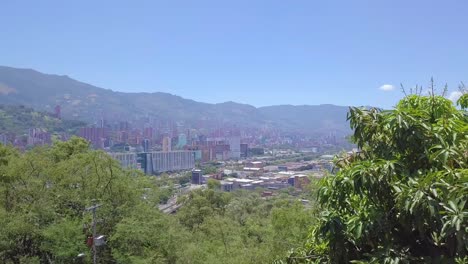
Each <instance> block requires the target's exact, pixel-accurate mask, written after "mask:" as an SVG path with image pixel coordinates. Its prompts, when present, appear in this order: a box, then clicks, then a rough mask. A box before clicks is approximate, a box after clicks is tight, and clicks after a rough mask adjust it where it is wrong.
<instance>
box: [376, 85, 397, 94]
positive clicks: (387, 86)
mask: <svg viewBox="0 0 468 264" xmlns="http://www.w3.org/2000/svg"><path fill="white" fill-rule="evenodd" d="M395 88H396V87H395V86H393V85H391V84H384V85H382V86H380V87H379V89H380V90H382V91H385V92H388V91H393V90H395Z"/></svg>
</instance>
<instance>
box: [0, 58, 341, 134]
mask: <svg viewBox="0 0 468 264" xmlns="http://www.w3.org/2000/svg"><path fill="white" fill-rule="evenodd" d="M0 104H9V105H11V104H13V105H24V106H27V107H33V108H35V109H38V110H42V111H52V109H53V108H54V107H55V106H56V105H60V106H61V108H62V115H63V116H64V117H66V118H73V119H77V120H82V121H86V122H88V123H93V122H96V121H97V120H98V119H99V118H101V117H104V118H106V119H107V120H111V121H112V120H136V119H138V118H144V117H153V118H156V119H161V120H173V121H180V122H185V123H188V124H192V125H196V124H199V125H200V124H202V125H203V126H208V127H210V126H211V127H216V126H220V125H236V126H238V127H252V128H278V129H279V130H282V131H285V132H300V133H304V134H309V135H312V134H316V133H329V132H332V131H333V132H336V133H339V134H347V133H349V131H350V129H349V125H348V123H347V121H346V113H347V111H348V107H346V106H336V105H331V104H324V105H301V106H293V105H277V106H267V107H258V108H257V107H254V106H251V105H248V104H240V103H235V102H225V103H219V104H209V103H202V102H196V101H194V100H190V99H185V98H182V97H180V96H176V95H172V94H169V93H161V92H154V93H124V92H117V91H112V90H110V89H103V88H99V87H96V86H93V85H90V84H87V83H83V82H80V81H77V80H74V79H72V78H70V77H68V76H64V75H54V74H45V73H41V72H38V71H35V70H32V69H18V68H12V67H5V66H0Z"/></svg>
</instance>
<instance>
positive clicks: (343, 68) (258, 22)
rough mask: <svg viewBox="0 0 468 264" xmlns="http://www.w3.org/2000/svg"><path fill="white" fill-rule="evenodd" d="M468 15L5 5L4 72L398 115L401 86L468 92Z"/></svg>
mask: <svg viewBox="0 0 468 264" xmlns="http://www.w3.org/2000/svg"><path fill="white" fill-rule="evenodd" d="M467 14H468V1H466V0H460V1H430V0H429V1H428V0H425V1H422V0H421V1H415V0H399V1H376V0H369V1H354V0H353V1H348V0H346V1H345V0H343V1H329V0H327V1H313V0H304V1H294V0H292V1H285V0H282V1H273V0H265V1H256V0H246V1H240V0H232V1H223V0H213V1H202V0H196V1H195V0H187V1H174V0H171V1H169V0H168V1H118V0H113V1H103V0H99V1H97V0H93V1H83V0H80V1H63V0H60V1H47V0H40V1H20V0H2V1H1V3H0V32H1V39H0V65H5V66H12V67H22V68H33V69H36V70H39V71H42V72H46V73H56V74H66V75H69V76H70V77H72V78H75V79H78V80H81V81H84V82H88V83H91V84H94V85H96V86H99V87H103V88H109V89H113V90H118V91H128V92H137V91H147V92H152V91H161V92H169V93H173V94H177V95H180V96H183V97H185V98H190V99H194V100H197V101H203V102H210V103H218V102H224V101H236V102H241V103H249V104H253V105H256V106H263V105H273V104H324V103H333V104H339V105H378V106H382V107H389V106H392V105H394V104H395V103H396V102H397V100H398V98H400V97H401V96H402V94H401V92H400V88H399V87H400V83H403V84H404V85H405V86H406V87H407V88H408V89H409V88H411V87H412V86H414V85H415V84H420V85H424V86H427V85H428V84H429V80H430V78H431V76H433V77H434V79H435V80H436V83H437V85H438V86H437V87H438V88H439V90H440V89H442V86H443V85H444V84H445V83H448V84H449V86H450V88H451V90H455V89H456V88H457V86H458V84H459V83H460V82H461V81H464V82H465V83H467V84H468V19H467ZM392 85H393V86H392ZM395 86H396V87H397V88H396V89H392V88H394V87H395Z"/></svg>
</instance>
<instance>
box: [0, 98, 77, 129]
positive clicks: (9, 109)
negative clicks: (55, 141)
mask: <svg viewBox="0 0 468 264" xmlns="http://www.w3.org/2000/svg"><path fill="white" fill-rule="evenodd" d="M85 125H86V123H84V122H82V121H76V120H61V119H58V118H56V117H54V116H52V115H51V114H49V113H45V112H39V111H35V110H34V109H32V108H28V107H24V106H17V105H0V134H10V133H13V134H16V135H18V136H20V135H24V134H26V133H27V131H28V129H29V128H44V129H46V130H47V131H48V132H51V133H68V134H76V133H77V132H78V129H79V128H80V127H82V126H85Z"/></svg>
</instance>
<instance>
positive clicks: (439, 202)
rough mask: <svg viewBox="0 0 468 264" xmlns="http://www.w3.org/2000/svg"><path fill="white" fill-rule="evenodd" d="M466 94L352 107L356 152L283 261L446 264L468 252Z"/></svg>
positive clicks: (324, 187) (341, 164)
mask: <svg viewBox="0 0 468 264" xmlns="http://www.w3.org/2000/svg"><path fill="white" fill-rule="evenodd" d="M466 100H467V95H466V94H465V95H463V96H462V98H460V100H459V101H458V102H459V105H460V108H461V109H457V108H456V107H455V106H454V105H453V104H452V102H451V101H449V100H447V99H445V98H443V97H441V96H435V95H431V96H417V95H410V96H407V97H405V98H404V99H402V100H401V101H400V102H399V104H398V105H397V106H396V108H395V109H394V110H391V111H383V110H380V109H375V108H371V109H362V108H351V109H350V112H349V116H348V119H349V120H350V124H351V127H352V128H353V129H354V135H353V141H354V142H355V143H356V144H357V145H358V146H359V149H360V151H359V152H358V153H355V154H353V155H345V156H343V157H342V158H340V159H338V160H336V165H337V167H338V168H339V171H338V173H337V174H336V175H330V176H328V177H326V178H325V179H324V180H323V181H322V183H321V188H320V190H319V193H318V201H319V203H320V205H321V207H322V208H321V209H322V210H323V213H322V214H321V217H320V221H319V223H318V224H317V225H315V226H314V228H313V230H312V231H311V234H310V238H309V239H308V241H307V243H306V244H305V245H304V246H303V247H300V248H297V249H296V250H295V251H294V252H293V253H292V254H291V255H290V257H289V258H287V259H286V262H288V263H301V262H308V263H310V262H314V263H322V262H326V263H348V262H351V261H353V262H354V263H431V262H432V263H434V262H435V263H442V262H443V263H453V262H454V261H463V259H464V260H465V261H466V260H468V259H467V258H466V256H467V253H468V225H467V222H468V221H467V220H468V204H467V202H466V201H467V198H468V167H467V162H468V151H467V149H468V115H467V112H466V111H464V110H463V109H466V107H467V103H466Z"/></svg>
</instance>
